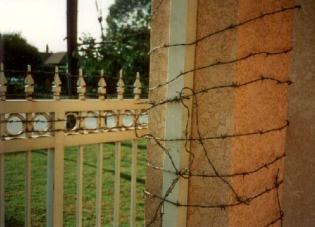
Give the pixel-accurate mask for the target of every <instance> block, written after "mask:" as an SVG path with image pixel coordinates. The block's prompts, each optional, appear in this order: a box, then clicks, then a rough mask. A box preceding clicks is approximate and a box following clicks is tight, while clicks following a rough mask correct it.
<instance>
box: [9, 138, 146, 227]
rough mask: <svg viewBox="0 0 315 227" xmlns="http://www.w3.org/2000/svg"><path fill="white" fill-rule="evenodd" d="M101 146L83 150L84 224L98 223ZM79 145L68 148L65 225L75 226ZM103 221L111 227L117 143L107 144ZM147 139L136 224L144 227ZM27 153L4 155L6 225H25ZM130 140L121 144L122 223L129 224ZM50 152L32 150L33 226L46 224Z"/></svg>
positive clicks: (139, 176) (141, 163) (141, 146)
mask: <svg viewBox="0 0 315 227" xmlns="http://www.w3.org/2000/svg"><path fill="white" fill-rule="evenodd" d="M97 146H98V145H89V146H86V147H85V150H84V167H83V168H84V170H83V226H94V225H95V197H96V195H95V193H96V189H95V185H96V161H97V159H96V157H97V156H96V155H97ZM77 151H78V148H76V147H70V148H67V149H66V150H65V166H64V171H65V172H64V226H75V198H76V157H77V156H76V155H77ZM103 162H104V163H103V197H102V223H103V226H112V221H113V205H114V200H113V199H114V176H115V165H114V164H115V145H114V144H104V160H103ZM145 162H146V141H139V149H138V166H137V226H143V221H144V220H143V217H144V199H143V189H144V182H145ZM24 168H25V154H23V153H18V154H8V155H6V156H5V209H6V226H14V227H18V226H24ZM130 171H131V142H125V143H123V144H122V153H121V191H120V195H121V199H120V226H129V212H130V211H129V210H130V183H131V176H130ZM46 202H47V152H46V151H33V152H32V226H35V227H36V226H46V218H47V215H46Z"/></svg>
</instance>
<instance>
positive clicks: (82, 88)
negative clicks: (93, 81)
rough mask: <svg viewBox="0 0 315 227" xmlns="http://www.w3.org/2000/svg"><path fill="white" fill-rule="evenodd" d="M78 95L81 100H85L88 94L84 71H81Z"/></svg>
mask: <svg viewBox="0 0 315 227" xmlns="http://www.w3.org/2000/svg"><path fill="white" fill-rule="evenodd" d="M77 93H78V95H79V99H80V100H84V99H85V93H86V83H85V81H84V78H83V70H82V69H79V79H78V81H77Z"/></svg>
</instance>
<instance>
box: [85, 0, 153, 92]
mask: <svg viewBox="0 0 315 227" xmlns="http://www.w3.org/2000/svg"><path fill="white" fill-rule="evenodd" d="M150 8H151V0H116V1H115V3H114V4H113V5H112V6H111V7H110V9H109V15H108V17H107V19H106V22H107V29H106V34H105V35H103V36H102V39H101V42H99V43H98V42H97V41H96V39H95V38H93V37H91V36H89V35H84V36H83V37H81V38H80V42H81V45H80V48H79V60H80V65H81V66H82V67H83V68H84V69H85V70H86V74H87V75H96V74H97V73H98V71H99V70H100V69H104V70H105V72H106V75H107V77H108V78H107V81H108V88H109V92H113V90H114V89H115V83H116V81H117V75H118V72H119V70H120V69H123V71H124V79H125V82H126V84H128V85H131V84H132V82H133V81H134V79H135V76H136V72H139V73H140V74H141V78H142V82H143V85H144V86H147V85H148V77H149V56H148V51H149V41H150V28H149V17H150ZM99 21H100V23H103V20H102V18H101V17H100V18H99ZM102 26H103V24H102ZM127 92H128V91H127Z"/></svg>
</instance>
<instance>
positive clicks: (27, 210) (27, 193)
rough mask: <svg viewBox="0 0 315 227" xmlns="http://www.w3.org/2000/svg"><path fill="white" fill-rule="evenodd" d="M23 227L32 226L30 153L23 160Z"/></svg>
mask: <svg viewBox="0 0 315 227" xmlns="http://www.w3.org/2000/svg"><path fill="white" fill-rule="evenodd" d="M25 226H27V227H31V226H32V151H27V152H26V160H25Z"/></svg>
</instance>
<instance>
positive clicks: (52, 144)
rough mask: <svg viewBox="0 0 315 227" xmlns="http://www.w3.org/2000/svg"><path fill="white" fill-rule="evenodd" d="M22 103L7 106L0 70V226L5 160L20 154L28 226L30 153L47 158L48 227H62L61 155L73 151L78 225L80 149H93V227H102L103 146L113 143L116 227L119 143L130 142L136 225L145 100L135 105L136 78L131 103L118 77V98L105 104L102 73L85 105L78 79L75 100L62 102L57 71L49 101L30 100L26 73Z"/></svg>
mask: <svg viewBox="0 0 315 227" xmlns="http://www.w3.org/2000/svg"><path fill="white" fill-rule="evenodd" d="M24 82H25V83H24V84H25V86H24V88H25V95H26V99H25V100H6V91H7V80H6V77H5V74H4V70H3V65H2V64H1V70H0V100H1V101H0V122H1V124H0V136H1V140H0V226H1V227H3V226H5V207H6V206H5V196H6V195H5V180H6V179H5V171H6V168H5V165H4V164H5V162H4V158H5V155H7V154H9V153H15V152H23V153H25V162H26V163H25V172H24V175H25V190H24V191H25V196H24V198H25V226H32V220H31V217H32V214H31V206H32V192H31V189H32V151H33V150H38V149H45V150H46V151H47V154H48V155H47V157H48V164H47V168H48V176H47V182H48V189H47V198H48V199H47V226H63V203H64V201H63V199H64V150H65V147H69V146H78V153H77V172H76V182H77V191H76V221H75V222H76V226H81V225H82V197H83V193H84V192H83V189H82V183H83V177H82V176H83V153H84V145H87V144H98V151H97V163H96V166H97V167H96V168H97V170H96V172H97V177H96V179H97V180H96V205H95V206H96V207H95V211H96V215H95V216H96V220H95V223H96V226H101V225H103V224H104V223H101V214H102V212H101V209H102V206H101V202H102V197H103V196H102V185H103V183H102V173H103V149H104V146H103V144H104V143H107V142H115V190H114V220H113V223H114V226H119V217H120V215H119V209H120V175H121V174H120V159H121V142H122V141H125V140H131V141H132V163H131V192H130V196H131V205H130V226H135V223H136V177H137V176H136V168H137V148H138V139H139V136H141V135H143V134H145V133H147V123H148V122H147V114H146V112H145V110H146V109H147V102H146V100H140V93H141V83H140V78H139V75H137V79H136V81H135V83H134V99H123V95H124V88H125V85H124V82H123V78H122V73H121V74H120V78H119V80H118V83H117V94H118V95H117V98H116V99H106V98H105V97H106V82H105V79H104V77H103V73H101V75H100V79H99V82H98V99H86V98H85V93H86V83H85V81H84V77H83V74H82V70H80V73H79V79H78V81H77V93H78V99H76V100H70V99H61V98H60V92H61V80H60V78H59V74H58V68H56V72H55V76H54V81H53V84H52V92H53V99H50V100H34V99H32V94H33V92H34V80H33V78H32V75H31V68H30V67H28V72H27V76H26V77H25V81H24Z"/></svg>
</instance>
